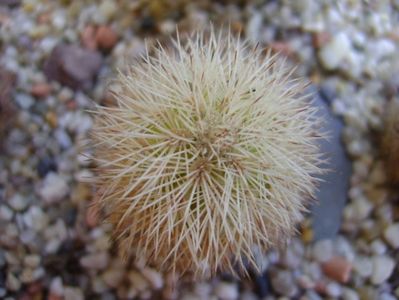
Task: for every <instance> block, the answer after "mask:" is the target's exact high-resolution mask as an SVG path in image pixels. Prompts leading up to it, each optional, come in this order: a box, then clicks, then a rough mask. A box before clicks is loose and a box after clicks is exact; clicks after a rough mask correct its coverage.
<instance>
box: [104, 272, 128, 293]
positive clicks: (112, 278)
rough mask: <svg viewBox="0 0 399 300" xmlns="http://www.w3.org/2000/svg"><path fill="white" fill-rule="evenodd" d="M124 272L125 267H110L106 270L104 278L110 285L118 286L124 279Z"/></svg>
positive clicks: (112, 286)
mask: <svg viewBox="0 0 399 300" xmlns="http://www.w3.org/2000/svg"><path fill="white" fill-rule="evenodd" d="M124 273H125V272H124V270H123V269H118V270H117V269H109V270H107V271H105V272H104V274H103V275H102V278H103V280H104V282H105V283H106V284H107V285H108V286H109V287H111V288H116V287H117V286H118V284H119V283H120V282H121V280H122V279H123V276H124V275H125V274H124Z"/></svg>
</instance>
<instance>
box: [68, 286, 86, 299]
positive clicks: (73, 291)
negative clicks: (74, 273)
mask: <svg viewBox="0 0 399 300" xmlns="http://www.w3.org/2000/svg"><path fill="white" fill-rule="evenodd" d="M64 300H84V295H83V291H82V290H81V289H80V288H78V287H71V286H66V287H65V288H64Z"/></svg>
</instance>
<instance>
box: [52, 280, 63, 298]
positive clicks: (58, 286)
mask: <svg viewBox="0 0 399 300" xmlns="http://www.w3.org/2000/svg"><path fill="white" fill-rule="evenodd" d="M50 292H51V293H52V294H54V295H57V296H63V295H64V285H63V283H62V278H61V277H59V276H57V277H55V278H54V279H53V280H51V283H50Z"/></svg>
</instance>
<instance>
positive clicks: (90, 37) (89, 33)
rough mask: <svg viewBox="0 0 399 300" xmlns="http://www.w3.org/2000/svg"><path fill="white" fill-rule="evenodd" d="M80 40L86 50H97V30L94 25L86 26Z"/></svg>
mask: <svg viewBox="0 0 399 300" xmlns="http://www.w3.org/2000/svg"><path fill="white" fill-rule="evenodd" d="M80 40H81V42H82V45H83V46H84V47H85V48H87V49H89V50H97V41H96V28H95V27H94V26H93V25H88V26H86V27H85V29H83V32H82V33H81V35H80Z"/></svg>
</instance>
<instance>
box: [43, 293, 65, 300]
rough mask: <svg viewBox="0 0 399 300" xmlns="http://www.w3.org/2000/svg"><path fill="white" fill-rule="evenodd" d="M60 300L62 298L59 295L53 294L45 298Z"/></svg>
mask: <svg viewBox="0 0 399 300" xmlns="http://www.w3.org/2000/svg"><path fill="white" fill-rule="evenodd" d="M62 299H63V297H62V296H59V295H57V294H54V293H50V294H49V295H48V298H47V300H62Z"/></svg>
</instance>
